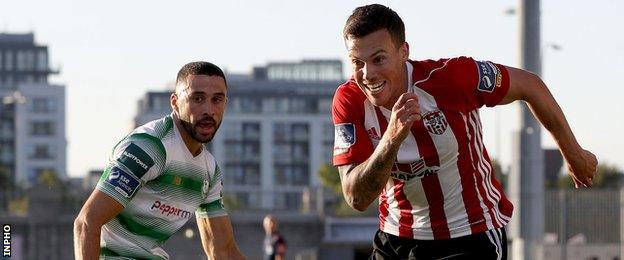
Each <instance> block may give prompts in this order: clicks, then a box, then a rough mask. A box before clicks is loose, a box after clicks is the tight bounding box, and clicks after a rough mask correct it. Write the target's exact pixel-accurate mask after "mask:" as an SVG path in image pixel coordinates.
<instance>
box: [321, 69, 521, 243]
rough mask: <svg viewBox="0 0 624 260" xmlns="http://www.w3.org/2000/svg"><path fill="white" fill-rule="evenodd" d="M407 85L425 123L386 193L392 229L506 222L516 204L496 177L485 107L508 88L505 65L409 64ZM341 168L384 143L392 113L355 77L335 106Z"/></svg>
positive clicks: (385, 215)
mask: <svg viewBox="0 0 624 260" xmlns="http://www.w3.org/2000/svg"><path fill="white" fill-rule="evenodd" d="M406 65H407V73H408V80H409V81H408V82H409V84H408V86H409V87H408V89H407V90H406V91H409V92H413V93H416V94H417V95H418V102H419V104H420V109H421V115H422V120H421V121H416V122H415V123H414V124H413V126H412V128H411V134H410V135H408V136H407V138H406V139H405V140H404V141H403V143H402V144H401V146H400V149H399V152H398V154H397V158H396V161H395V163H394V166H393V168H392V171H391V176H392V178H390V179H389V181H388V183H387V184H386V187H385V188H384V189H383V191H382V193H381V195H380V197H379V222H380V223H379V224H380V229H381V230H382V231H384V232H386V233H389V234H392V235H396V236H400V237H406V238H414V239H425V240H431V239H448V238H455V237H460V236H465V235H469V234H475V233H481V232H484V231H486V230H490V229H494V228H499V227H502V226H504V225H505V224H507V223H508V222H509V220H510V219H511V215H512V211H513V205H512V204H511V202H510V201H509V200H508V199H507V197H506V196H505V194H504V193H503V189H502V187H501V185H500V183H499V182H498V181H497V180H496V179H495V178H494V172H493V169H492V163H491V162H490V158H489V156H488V153H487V151H486V149H485V147H484V145H483V139H482V131H481V120H480V118H479V112H478V109H479V108H480V107H482V106H483V105H486V106H495V105H497V104H498V103H499V102H500V101H501V100H502V98H503V97H504V96H505V94H506V93H507V91H508V89H509V76H508V72H507V70H506V69H505V67H504V66H502V65H498V64H494V63H492V62H488V61H475V60H473V59H472V58H467V57H459V58H453V59H442V60H437V61H433V60H426V61H409V62H407V63H406ZM332 114H333V121H334V126H335V141H334V158H333V162H334V165H336V166H338V165H345V164H353V163H361V162H363V161H365V160H366V159H368V157H370V156H371V154H372V153H373V150H374V149H375V147H376V146H377V144H378V143H379V141H380V140H381V136H382V135H383V134H384V132H385V130H386V127H387V125H388V120H389V119H390V115H391V111H390V110H388V109H386V108H383V107H377V106H374V105H373V104H372V103H371V102H369V101H368V100H367V99H366V96H365V95H364V93H363V92H362V90H360V88H359V87H358V86H357V84H356V82H355V81H354V80H353V79H351V80H349V81H347V82H346V83H344V84H343V85H341V86H339V87H338V89H337V90H336V94H335V95H334V100H333V105H332Z"/></svg>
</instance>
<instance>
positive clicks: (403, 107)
mask: <svg viewBox="0 0 624 260" xmlns="http://www.w3.org/2000/svg"><path fill="white" fill-rule="evenodd" d="M420 119H421V116H420V105H419V104H418V96H417V95H416V94H414V93H403V94H402V95H401V96H400V97H399V100H397V102H396V103H394V106H393V107H392V115H391V116H390V122H389V124H388V130H389V131H390V133H391V134H392V137H393V138H392V139H393V140H394V141H399V142H402V141H403V140H404V139H405V137H407V133H409V129H410V128H411V127H412V124H413V123H414V121H418V120H420Z"/></svg>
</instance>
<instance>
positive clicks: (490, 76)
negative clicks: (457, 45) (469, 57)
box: [475, 61, 502, 92]
mask: <svg viewBox="0 0 624 260" xmlns="http://www.w3.org/2000/svg"><path fill="white" fill-rule="evenodd" d="M475 62H476V63H477V71H478V72H479V84H478V85H477V89H478V90H479V91H483V92H492V91H494V89H495V88H497V87H500V85H501V81H502V75H501V72H500V70H499V69H498V67H496V65H494V63H492V62H489V61H475Z"/></svg>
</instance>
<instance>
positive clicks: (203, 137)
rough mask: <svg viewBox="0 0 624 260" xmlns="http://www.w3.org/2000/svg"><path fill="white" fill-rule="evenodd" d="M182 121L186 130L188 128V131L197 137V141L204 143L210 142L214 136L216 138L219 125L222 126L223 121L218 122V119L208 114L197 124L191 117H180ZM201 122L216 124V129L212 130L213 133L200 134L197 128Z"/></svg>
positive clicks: (193, 136) (194, 137)
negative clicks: (191, 120)
mask: <svg viewBox="0 0 624 260" xmlns="http://www.w3.org/2000/svg"><path fill="white" fill-rule="evenodd" d="M180 123H181V124H182V127H183V128H184V130H186V132H187V133H188V134H189V135H190V136H191V137H192V138H193V139H195V141H197V142H200V143H203V144H205V143H209V142H210V141H212V138H214V135H215V133H216V132H217V130H218V129H219V126H221V122H219V123H217V122H216V120H214V118H212V117H208V116H207V117H204V118H202V119H201V120H199V121H198V122H197V123H195V124H193V123H191V122H190V119H186V118H180ZM199 124H212V125H213V126H214V131H212V133H210V134H208V135H203V134H200V133H198V132H197V131H196V130H195V129H196V128H197V127H199Z"/></svg>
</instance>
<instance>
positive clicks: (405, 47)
mask: <svg viewBox="0 0 624 260" xmlns="http://www.w3.org/2000/svg"><path fill="white" fill-rule="evenodd" d="M399 53H400V54H401V59H402V60H403V61H404V62H405V61H407V60H408V59H409V44H408V43H407V42H403V44H401V47H399Z"/></svg>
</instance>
